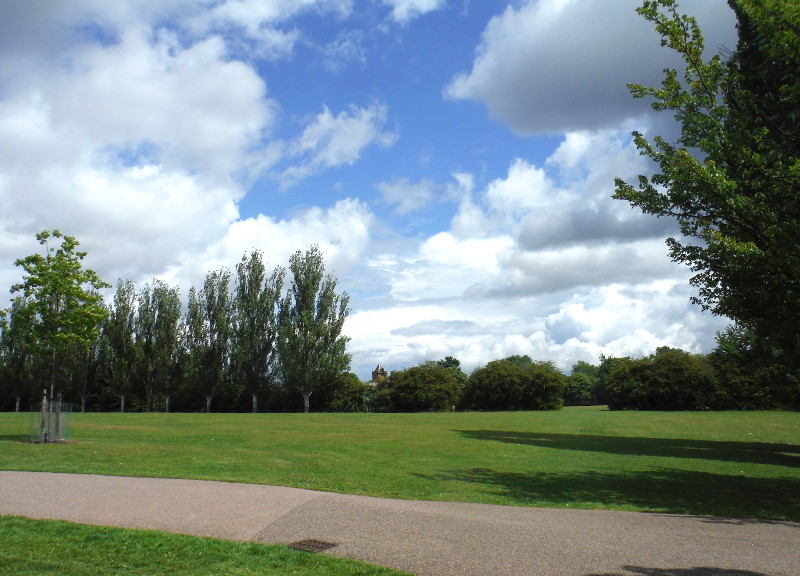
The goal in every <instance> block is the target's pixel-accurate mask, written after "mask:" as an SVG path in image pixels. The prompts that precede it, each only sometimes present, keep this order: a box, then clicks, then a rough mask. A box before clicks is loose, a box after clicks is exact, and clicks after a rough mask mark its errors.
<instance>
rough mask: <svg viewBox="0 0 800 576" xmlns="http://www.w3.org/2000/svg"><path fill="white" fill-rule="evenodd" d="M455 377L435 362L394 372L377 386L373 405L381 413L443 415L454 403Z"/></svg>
mask: <svg viewBox="0 0 800 576" xmlns="http://www.w3.org/2000/svg"><path fill="white" fill-rule="evenodd" d="M460 393H461V387H460V385H459V381H458V378H457V377H456V374H455V373H454V372H453V370H451V369H450V368H446V367H444V366H441V365H440V364H438V363H437V362H425V363H423V364H419V365H417V366H412V367H410V368H405V369H403V370H394V371H392V373H391V374H390V375H389V379H388V380H387V381H386V382H382V383H380V384H379V385H378V393H377V398H376V402H377V405H378V409H379V410H382V411H385V412H443V411H447V410H451V409H452V408H453V406H455V405H457V404H458V399H459V395H460Z"/></svg>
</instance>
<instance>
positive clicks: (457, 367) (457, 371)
mask: <svg viewBox="0 0 800 576" xmlns="http://www.w3.org/2000/svg"><path fill="white" fill-rule="evenodd" d="M436 364H438V365H439V366H441V367H442V368H446V369H448V370H450V371H451V372H452V373H453V376H455V377H456V380H457V381H458V387H459V390H461V391H463V390H464V388H466V387H467V383H468V382H469V376H467V374H466V373H465V372H464V371H463V370H462V369H461V361H460V360H459V359H458V358H456V357H455V356H445V357H444V359H443V360H437V361H436Z"/></svg>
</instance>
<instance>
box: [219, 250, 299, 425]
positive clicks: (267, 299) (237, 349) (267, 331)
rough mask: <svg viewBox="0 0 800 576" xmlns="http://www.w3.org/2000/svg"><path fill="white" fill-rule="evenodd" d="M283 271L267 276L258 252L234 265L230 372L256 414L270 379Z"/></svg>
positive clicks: (274, 361) (275, 359) (275, 354)
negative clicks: (260, 393) (234, 281)
mask: <svg viewBox="0 0 800 576" xmlns="http://www.w3.org/2000/svg"><path fill="white" fill-rule="evenodd" d="M285 274H286V272H285V270H284V269H283V268H281V267H277V268H275V269H274V270H273V271H272V273H271V274H270V275H269V276H267V271H266V266H265V265H264V261H263V257H262V255H261V252H259V251H257V250H253V251H252V252H251V253H250V255H249V256H248V255H246V254H245V255H244V256H242V261H241V262H239V264H237V265H236V276H237V283H236V294H235V300H234V324H235V326H234V329H233V345H232V354H231V361H232V364H233V365H232V373H233V375H234V377H235V378H236V379H237V380H240V381H242V382H244V384H245V386H246V388H247V390H248V392H250V394H251V396H252V399H253V412H258V394H259V392H260V391H261V390H262V389H263V388H264V387H265V386H266V385H268V384H269V383H270V382H271V381H272V380H273V378H274V372H275V364H276V361H277V348H276V341H277V339H278V315H277V308H278V303H279V301H280V298H281V292H282V290H283V279H284V276H285Z"/></svg>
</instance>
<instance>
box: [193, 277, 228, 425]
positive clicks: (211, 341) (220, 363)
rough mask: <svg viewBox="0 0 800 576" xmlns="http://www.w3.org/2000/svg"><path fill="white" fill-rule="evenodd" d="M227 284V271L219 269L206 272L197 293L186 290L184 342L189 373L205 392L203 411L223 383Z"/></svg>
mask: <svg viewBox="0 0 800 576" xmlns="http://www.w3.org/2000/svg"><path fill="white" fill-rule="evenodd" d="M229 283H230V272H229V271H228V270H226V269H224V268H222V269H220V270H216V271H213V272H209V273H208V274H206V278H205V281H204V282H203V288H202V289H201V290H200V291H199V292H197V291H195V289H194V288H192V289H191V290H190V291H189V308H188V311H187V315H186V330H187V342H188V345H189V353H190V358H191V367H192V374H193V376H194V378H195V379H196V382H197V384H198V385H199V386H200V389H201V390H202V391H203V394H204V395H205V399H206V412H210V411H211V401H212V399H213V398H214V397H215V396H217V395H218V394H220V393H221V392H223V387H224V386H225V384H226V383H227V377H228V367H229V358H230V354H229V353H230V342H231V338H230V337H231V328H232V326H231V319H232V305H231V300H230V291H229V288H228V287H229Z"/></svg>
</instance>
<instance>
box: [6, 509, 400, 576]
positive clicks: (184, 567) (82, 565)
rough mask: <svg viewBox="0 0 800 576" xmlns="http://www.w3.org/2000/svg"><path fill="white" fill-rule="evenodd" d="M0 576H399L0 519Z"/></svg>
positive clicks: (350, 564)
mask: <svg viewBox="0 0 800 576" xmlns="http://www.w3.org/2000/svg"><path fill="white" fill-rule="evenodd" d="M0 542H2V546H0V566H2V567H3V568H2V573H3V574H4V576H33V575H36V576H45V575H53V576H96V575H97V574H109V575H115V576H140V575H141V576H144V575H147V576H150V575H153V576H160V575H165V576H166V575H169V576H208V575H209V574H225V575H226V576H255V575H258V576H270V575H272V576H284V575H286V574H292V575H295V576H403V575H405V574H406V573H405V572H398V571H396V570H391V569H389V568H381V567H378V566H372V565H369V564H364V563H362V562H356V561H352V560H345V559H341V558H336V557H333V556H328V555H324V554H309V553H307V552H298V551H296V550H292V549H290V548H287V547H286V546H277V545H276V546H265V545H262V544H252V543H241V542H231V541H227V540H215V539H212V538H198V537H194V536H183V535H179V534H167V533H165V532H156V531H143V530H129V529H122V528H106V527H98V526H87V525H83V524H73V523H70V522H61V521H53V520H30V519H27V518H19V517H13V516H0Z"/></svg>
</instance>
